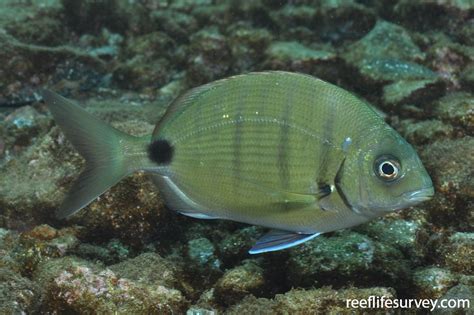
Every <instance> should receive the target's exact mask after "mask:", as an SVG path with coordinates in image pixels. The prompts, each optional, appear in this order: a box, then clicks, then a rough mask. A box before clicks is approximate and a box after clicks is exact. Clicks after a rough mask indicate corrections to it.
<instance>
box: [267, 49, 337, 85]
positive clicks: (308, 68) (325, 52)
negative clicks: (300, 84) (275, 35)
mask: <svg viewBox="0 0 474 315" xmlns="http://www.w3.org/2000/svg"><path fill="white" fill-rule="evenodd" d="M266 55H267V59H266V61H265V62H264V66H265V68H268V69H275V70H287V71H296V72H303V73H310V74H312V75H315V76H317V77H320V78H322V79H325V80H328V81H333V82H334V81H336V80H337V77H338V74H339V73H341V72H342V71H343V70H344V68H343V65H342V64H341V61H340V59H339V58H338V57H337V55H336V53H334V52H333V51H332V49H331V48H329V47H327V46H323V47H320V48H314V49H313V48H311V47H307V46H305V45H303V44H301V43H298V42H295V41H289V42H278V41H277V42H274V43H272V44H271V45H270V46H269V47H268V49H267V51H266Z"/></svg>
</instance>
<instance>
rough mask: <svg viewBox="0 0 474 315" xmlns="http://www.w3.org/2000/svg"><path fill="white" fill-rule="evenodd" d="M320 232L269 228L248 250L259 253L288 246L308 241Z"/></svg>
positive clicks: (250, 252) (251, 252)
mask: <svg viewBox="0 0 474 315" xmlns="http://www.w3.org/2000/svg"><path fill="white" fill-rule="evenodd" d="M320 234H321V233H315V234H298V233H295V232H289V231H280V230H270V232H268V233H267V234H265V235H264V236H262V237H261V238H260V239H259V240H258V241H257V243H256V244H255V245H254V246H253V247H252V248H251V249H250V250H249V254H260V253H265V252H273V251H277V250H281V249H285V248H290V247H293V246H296V245H299V244H301V243H304V242H306V241H309V240H311V239H313V238H315V237H316V236H318V235H320Z"/></svg>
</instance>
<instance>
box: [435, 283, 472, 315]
mask: <svg viewBox="0 0 474 315" xmlns="http://www.w3.org/2000/svg"><path fill="white" fill-rule="evenodd" d="M473 296H474V288H473V286H472V285H471V286H469V285H465V284H459V285H457V286H455V287H453V288H451V289H450V290H449V291H448V292H446V294H445V295H443V296H442V297H441V299H444V300H446V301H449V300H454V301H456V302H455V303H456V304H455V305H454V306H455V307H452V308H437V309H435V310H434V311H433V314H439V315H441V314H443V315H444V314H456V315H457V314H470V310H471V309H472V305H473V304H472V303H473V302H474V298H473Z"/></svg>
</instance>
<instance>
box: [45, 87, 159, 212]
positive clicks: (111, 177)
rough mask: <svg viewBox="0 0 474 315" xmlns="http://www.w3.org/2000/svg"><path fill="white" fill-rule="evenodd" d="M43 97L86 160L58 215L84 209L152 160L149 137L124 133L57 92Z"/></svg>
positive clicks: (58, 122)
mask: <svg viewBox="0 0 474 315" xmlns="http://www.w3.org/2000/svg"><path fill="white" fill-rule="evenodd" d="M43 99H44V100H45V102H46V103H47V105H48V107H49V109H50V110H51V112H52V113H53V116H54V119H55V121H56V123H57V124H58V125H59V126H60V127H61V129H62V130H63V132H64V133H65V134H66V136H67V138H68V140H69V141H71V143H72V144H73V146H74V148H76V150H77V151H79V153H80V154H81V155H82V156H83V157H84V158H85V160H86V167H85V169H84V171H83V172H82V173H81V175H80V176H79V178H78V179H77V180H76V182H75V183H74V185H73V186H72V188H71V190H70V192H69V194H68V196H67V197H66V199H65V200H64V201H63V203H62V205H61V206H60V208H59V209H58V210H57V212H56V215H57V217H58V218H65V217H68V216H70V215H72V214H74V213H75V212H77V211H79V210H81V209H82V208H84V207H85V206H87V205H88V204H89V203H90V202H92V201H93V200H94V199H95V198H97V197H98V196H100V195H101V194H103V193H104V192H105V191H107V190H108V189H109V188H110V187H111V186H113V185H115V184H116V183H117V182H118V181H120V180H121V179H122V178H123V177H125V176H127V175H129V174H131V173H133V172H135V171H137V170H140V169H145V168H146V167H147V165H148V164H149V163H150V161H149V159H148V156H147V146H148V144H149V141H150V137H143V138H139V137H134V136H131V135H128V134H125V133H123V132H121V131H119V130H117V129H115V128H113V127H112V126H109V125H107V124H105V123H104V122H102V121H100V120H99V119H98V118H96V117H94V116H93V115H91V114H89V113H88V112H86V111H85V110H84V109H82V108H81V107H79V106H78V105H75V104H73V103H71V102H70V101H68V100H67V99H65V98H64V97H62V96H60V95H58V94H56V93H54V92H51V91H44V92H43Z"/></svg>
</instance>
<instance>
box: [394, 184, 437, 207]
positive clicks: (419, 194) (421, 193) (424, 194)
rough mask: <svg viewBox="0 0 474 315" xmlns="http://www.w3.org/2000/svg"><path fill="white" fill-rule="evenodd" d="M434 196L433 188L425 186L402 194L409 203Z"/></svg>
mask: <svg viewBox="0 0 474 315" xmlns="http://www.w3.org/2000/svg"><path fill="white" fill-rule="evenodd" d="M433 196H434V188H433V186H431V187H426V188H422V189H418V190H413V191H408V192H405V193H403V194H402V197H403V199H405V200H406V201H408V202H410V203H419V202H422V201H426V200H430V199H431V198H433Z"/></svg>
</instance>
